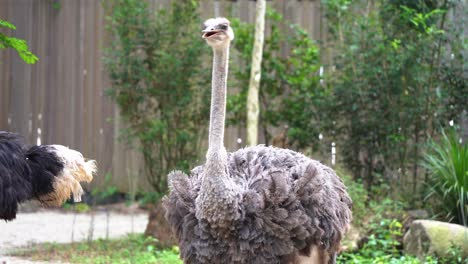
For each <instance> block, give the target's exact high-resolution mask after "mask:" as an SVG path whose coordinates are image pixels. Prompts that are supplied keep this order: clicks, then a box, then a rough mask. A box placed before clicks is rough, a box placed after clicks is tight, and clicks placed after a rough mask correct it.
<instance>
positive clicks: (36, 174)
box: [26, 145, 64, 198]
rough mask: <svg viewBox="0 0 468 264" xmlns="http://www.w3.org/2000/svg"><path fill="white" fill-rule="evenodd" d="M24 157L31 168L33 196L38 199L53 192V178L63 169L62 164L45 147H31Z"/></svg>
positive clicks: (49, 149)
mask: <svg viewBox="0 0 468 264" xmlns="http://www.w3.org/2000/svg"><path fill="white" fill-rule="evenodd" d="M26 157H27V159H28V164H29V167H30V168H31V180H32V186H33V196H34V197H35V198H38V197H39V196H41V195H45V194H47V193H51V192H53V191H54V186H53V182H54V178H55V177H56V176H57V175H59V173H60V172H61V171H62V170H63V169H64V164H63V162H62V161H61V160H60V159H59V158H58V157H57V155H56V154H55V153H54V152H53V151H52V150H51V148H50V146H47V145H43V146H33V147H31V148H30V149H29V150H28V151H27V152H26Z"/></svg>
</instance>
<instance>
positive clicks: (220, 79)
mask: <svg viewBox="0 0 468 264" xmlns="http://www.w3.org/2000/svg"><path fill="white" fill-rule="evenodd" d="M213 51H214V52H213V53H214V58H213V81H212V91H211V115H210V131H209V146H208V153H207V154H206V164H205V166H204V169H203V178H202V183H201V188H200V192H199V196H198V197H197V201H196V204H197V211H196V216H197V218H198V219H205V220H207V221H208V222H209V223H210V224H213V226H217V227H218V228H228V227H229V226H230V225H231V223H232V221H234V220H235V219H238V218H239V210H238V206H239V201H238V197H237V195H236V191H235V190H234V189H233V188H234V187H233V183H232V181H231V179H230V178H229V174H228V157H227V152H226V149H225V148H224V144H223V139H224V119H225V116H226V79H227V72H228V60H229V46H227V47H225V48H223V49H213Z"/></svg>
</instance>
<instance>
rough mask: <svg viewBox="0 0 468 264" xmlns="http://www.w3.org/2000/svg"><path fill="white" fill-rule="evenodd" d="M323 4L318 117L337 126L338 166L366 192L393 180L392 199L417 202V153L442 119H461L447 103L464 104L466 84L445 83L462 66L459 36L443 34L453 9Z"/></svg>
mask: <svg viewBox="0 0 468 264" xmlns="http://www.w3.org/2000/svg"><path fill="white" fill-rule="evenodd" d="M322 2H323V9H324V14H325V16H326V18H327V21H328V23H327V26H328V31H329V33H330V34H328V37H327V39H326V40H325V41H324V45H323V47H322V51H323V52H324V54H325V55H326V58H325V60H324V62H325V64H326V67H325V68H326V71H325V72H326V73H327V74H326V78H325V80H326V81H325V83H326V84H327V85H328V86H329V87H330V89H332V90H333V93H332V100H329V102H330V104H329V105H328V107H324V108H323V111H324V112H326V113H328V116H331V117H333V118H334V120H333V121H336V126H334V127H333V128H334V130H332V131H331V132H333V131H336V137H337V141H338V143H337V144H338V145H339V146H340V150H343V151H342V152H341V153H340V154H342V157H343V161H344V163H345V165H346V167H347V168H348V169H350V170H351V171H352V172H353V174H354V175H353V176H354V177H355V178H356V179H357V178H361V179H363V182H364V184H365V185H366V187H367V188H368V189H369V190H370V188H371V187H372V186H374V185H377V184H378V183H377V178H378V177H382V178H383V179H385V180H386V181H387V182H391V181H393V180H398V182H399V183H400V184H399V186H398V187H397V188H398V189H399V191H401V189H403V190H405V191H406V192H408V193H410V194H411V196H412V198H413V201H421V200H422V199H418V198H420V197H419V196H418V195H419V193H418V187H420V186H421V185H420V184H419V183H421V179H422V177H421V175H423V172H424V171H423V170H421V168H420V166H419V164H420V160H421V152H422V151H421V150H422V149H421V145H422V144H424V143H425V141H426V139H427V135H430V134H432V133H433V132H434V130H433V128H434V127H437V126H438V125H439V124H440V123H442V122H445V120H446V119H445V118H446V117H447V114H448V113H447V112H450V115H452V118H454V119H455V118H457V117H459V116H460V114H461V111H458V112H454V111H450V110H449V107H448V106H449V105H448V104H447V102H450V104H451V105H450V108H454V109H460V107H462V108H463V107H464V105H465V104H466V103H463V102H461V100H460V95H461V94H462V93H461V89H465V88H466V85H465V86H464V87H465V88H464V87H463V85H462V84H463V83H466V76H463V75H462V74H457V75H456V76H455V77H456V78H455V80H454V81H455V83H452V82H451V81H453V79H454V78H452V77H453V76H451V75H448V74H446V73H447V72H453V71H452V70H448V69H446V68H450V69H451V68H452V67H455V66H457V67H458V68H460V65H463V63H462V62H463V52H462V50H463V49H462V48H459V47H460V46H461V43H462V42H463V40H462V39H461V38H460V37H459V35H460V34H461V33H460V32H461V31H460V30H459V29H457V30H455V29H454V30H452V31H447V30H446V29H447V28H448V25H449V24H451V22H449V19H448V18H447V13H448V10H450V9H451V8H453V5H454V3H455V2H456V1H407V0H395V1H382V0H376V1H349V0H323V1H322ZM453 23H457V21H455V20H454V21H453ZM448 39H450V41H446V40H448ZM325 52H327V53H325ZM450 53H453V54H451V55H450ZM451 57H453V58H454V59H453V61H450V60H452V59H450V58H451ZM464 60H465V61H466V58H465V59H464ZM447 61H450V63H443V62H447ZM455 61H457V63H455ZM441 69H444V71H441ZM457 72H461V71H457ZM463 81H464V82H463ZM441 87H443V89H441ZM465 101H466V100H465ZM465 108H466V106H465ZM321 121H322V122H329V121H328V120H326V119H325V120H321ZM402 186H403V187H402Z"/></svg>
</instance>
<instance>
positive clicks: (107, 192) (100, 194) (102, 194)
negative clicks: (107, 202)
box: [91, 173, 119, 202]
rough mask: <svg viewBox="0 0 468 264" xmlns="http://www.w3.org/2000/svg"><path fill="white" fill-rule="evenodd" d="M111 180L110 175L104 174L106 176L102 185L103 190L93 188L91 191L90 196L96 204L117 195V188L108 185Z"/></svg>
mask: <svg viewBox="0 0 468 264" xmlns="http://www.w3.org/2000/svg"><path fill="white" fill-rule="evenodd" d="M111 180H112V174H111V173H106V175H105V176H104V184H103V185H104V186H106V187H105V189H104V190H102V189H100V188H97V187H95V188H94V189H93V190H92V191H91V195H92V196H93V197H94V198H95V199H96V200H97V202H99V201H102V200H104V199H106V198H109V197H112V196H114V195H116V194H117V193H119V189H118V188H117V186H115V185H112V184H111V183H110V182H111Z"/></svg>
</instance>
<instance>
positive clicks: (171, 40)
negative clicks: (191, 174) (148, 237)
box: [104, 0, 210, 196]
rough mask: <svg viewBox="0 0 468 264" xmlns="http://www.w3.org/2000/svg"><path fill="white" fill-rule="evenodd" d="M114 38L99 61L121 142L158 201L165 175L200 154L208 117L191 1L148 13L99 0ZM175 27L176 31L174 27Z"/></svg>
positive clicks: (128, 0)
mask: <svg viewBox="0 0 468 264" xmlns="http://www.w3.org/2000/svg"><path fill="white" fill-rule="evenodd" d="M104 3H106V7H107V10H109V12H110V15H109V16H108V19H109V20H108V30H109V32H110V33H112V35H113V36H114V41H113V42H112V44H111V46H110V47H109V48H108V49H107V52H106V54H107V55H106V57H105V63H106V65H107V68H108V70H109V73H110V77H111V80H112V87H111V88H110V89H109V95H110V96H111V97H112V98H113V99H114V100H115V102H116V103H117V105H118V106H119V108H120V112H121V115H122V117H123V118H124V120H125V121H126V125H127V127H126V129H125V130H123V131H122V136H123V138H125V139H127V140H129V141H130V142H132V143H135V145H136V147H137V148H138V149H140V150H141V152H142V153H143V157H144V161H145V167H146V170H147V171H146V175H147V176H148V181H149V183H150V184H151V185H152V187H153V188H154V190H155V191H156V193H157V194H159V195H158V196H161V195H162V194H164V193H165V191H166V189H167V182H166V176H167V174H168V173H169V171H170V170H173V169H175V168H178V169H183V170H187V169H189V168H190V167H191V166H192V165H193V163H194V162H195V161H196V159H197V158H198V157H199V156H200V149H201V148H200V144H201V140H202V138H204V137H203V136H204V135H205V134H206V130H207V128H206V124H207V123H208V116H209V112H208V111H209V109H208V108H209V104H206V102H207V101H209V87H210V78H209V76H210V75H209V73H210V71H209V70H207V68H206V67H201V65H203V63H202V56H203V54H205V53H206V52H207V51H208V50H207V49H204V48H205V46H204V44H203V42H201V41H200V34H199V31H200V29H199V26H198V25H199V20H200V18H199V16H198V12H197V8H198V4H197V1H188V0H184V1H176V2H174V3H173V5H172V7H171V8H170V10H161V11H159V12H158V13H157V14H156V15H155V14H154V13H153V12H152V11H151V10H150V8H149V7H148V3H147V2H146V1H139V0H115V1H106V2H104ZM182 25H183V26H182Z"/></svg>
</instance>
